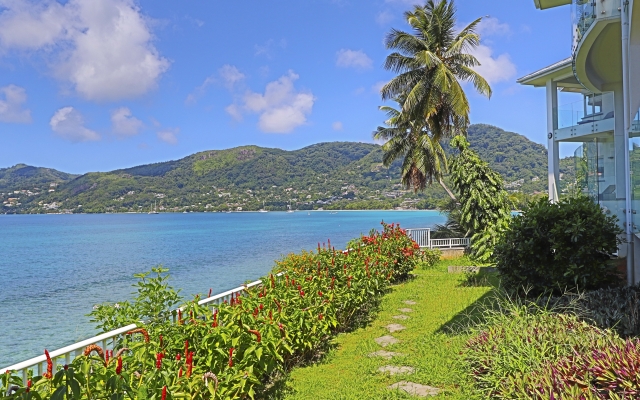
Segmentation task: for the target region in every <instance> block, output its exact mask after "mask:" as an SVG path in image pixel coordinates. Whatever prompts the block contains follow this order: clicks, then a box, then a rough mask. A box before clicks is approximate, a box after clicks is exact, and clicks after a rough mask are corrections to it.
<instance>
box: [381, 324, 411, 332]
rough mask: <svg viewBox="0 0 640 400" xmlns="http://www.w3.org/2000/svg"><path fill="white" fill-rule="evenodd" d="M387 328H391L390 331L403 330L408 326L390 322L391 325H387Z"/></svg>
mask: <svg viewBox="0 0 640 400" xmlns="http://www.w3.org/2000/svg"><path fill="white" fill-rule="evenodd" d="M385 328H387V329H388V330H389V333H393V332H398V331H403V330H405V329H407V327H406V326H402V325H400V324H389V325H387V326H385Z"/></svg>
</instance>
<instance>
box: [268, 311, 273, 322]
mask: <svg viewBox="0 0 640 400" xmlns="http://www.w3.org/2000/svg"><path fill="white" fill-rule="evenodd" d="M269 319H270V320H271V321H273V314H272V313H271V310H269Z"/></svg>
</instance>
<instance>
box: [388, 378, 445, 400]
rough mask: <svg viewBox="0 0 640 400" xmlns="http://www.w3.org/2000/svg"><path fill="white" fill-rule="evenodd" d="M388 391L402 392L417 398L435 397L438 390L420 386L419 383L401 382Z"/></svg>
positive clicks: (390, 387)
mask: <svg viewBox="0 0 640 400" xmlns="http://www.w3.org/2000/svg"><path fill="white" fill-rule="evenodd" d="M389 389H393V390H403V391H405V392H406V393H408V394H410V395H412V396H417V397H428V396H436V395H438V393H440V389H438V388H436V387H433V386H426V385H420V384H419V383H413V382H407V381H401V382H398V383H394V384H393V385H391V386H389Z"/></svg>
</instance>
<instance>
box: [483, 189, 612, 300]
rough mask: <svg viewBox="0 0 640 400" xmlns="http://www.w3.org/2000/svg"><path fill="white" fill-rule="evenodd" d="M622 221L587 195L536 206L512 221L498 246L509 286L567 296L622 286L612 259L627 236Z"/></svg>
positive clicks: (499, 266)
mask: <svg viewBox="0 0 640 400" xmlns="http://www.w3.org/2000/svg"><path fill="white" fill-rule="evenodd" d="M616 221H617V218H616V217H615V216H608V215H605V214H604V213H603V212H602V209H601V208H600V206H599V205H598V204H596V203H594V202H593V201H592V200H591V199H589V198H587V197H573V198H565V199H561V200H560V201H559V202H558V203H555V204H553V203H550V202H549V200H547V199H540V200H538V201H536V202H532V203H530V204H529V207H528V208H525V210H524V211H523V213H522V214H521V215H518V216H515V217H513V218H512V221H511V223H510V224H509V226H508V229H507V230H506V232H505V233H504V235H503V236H502V238H501V240H500V242H499V243H497V245H496V248H495V252H494V259H495V262H496V267H497V269H498V272H499V273H500V275H501V277H502V283H503V285H504V286H505V287H506V288H509V289H511V290H514V291H528V292H529V293H530V294H538V293H542V292H554V293H558V294H562V293H564V292H565V291H566V290H574V289H579V290H591V289H598V288H602V287H607V286H609V285H614V284H616V283H617V282H618V281H619V277H618V276H617V275H616V270H615V266H614V265H613V264H612V262H611V258H612V256H613V253H615V252H616V251H617V250H618V244H619V243H620V242H619V238H618V235H619V234H620V233H621V232H622V230H621V228H620V227H618V225H617V222H616Z"/></svg>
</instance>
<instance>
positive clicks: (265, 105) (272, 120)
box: [225, 71, 316, 133]
mask: <svg viewBox="0 0 640 400" xmlns="http://www.w3.org/2000/svg"><path fill="white" fill-rule="evenodd" d="M298 78H299V76H298V75H296V74H295V73H293V71H289V73H288V74H287V75H285V76H282V77H280V79H278V80H277V81H274V82H270V83H269V84H267V87H266V88H265V92H264V94H262V93H255V92H251V91H249V92H246V93H245V94H244V96H243V97H242V104H241V105H236V104H232V105H230V106H228V107H227V108H226V109H225V110H226V111H227V112H228V113H229V114H230V115H231V116H232V117H233V118H235V119H236V120H240V119H241V118H242V113H243V112H248V113H254V114H259V115H260V117H259V120H258V126H259V128H260V130H261V131H262V132H265V133H290V132H292V131H293V130H294V129H296V128H297V127H299V126H301V125H304V124H305V123H306V122H307V116H308V115H309V114H311V110H312V108H313V104H314V103H315V100H316V99H315V97H314V96H313V94H312V93H310V92H303V91H297V90H296V89H295V87H294V84H293V83H294V82H295V81H296V80H297V79H298Z"/></svg>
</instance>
